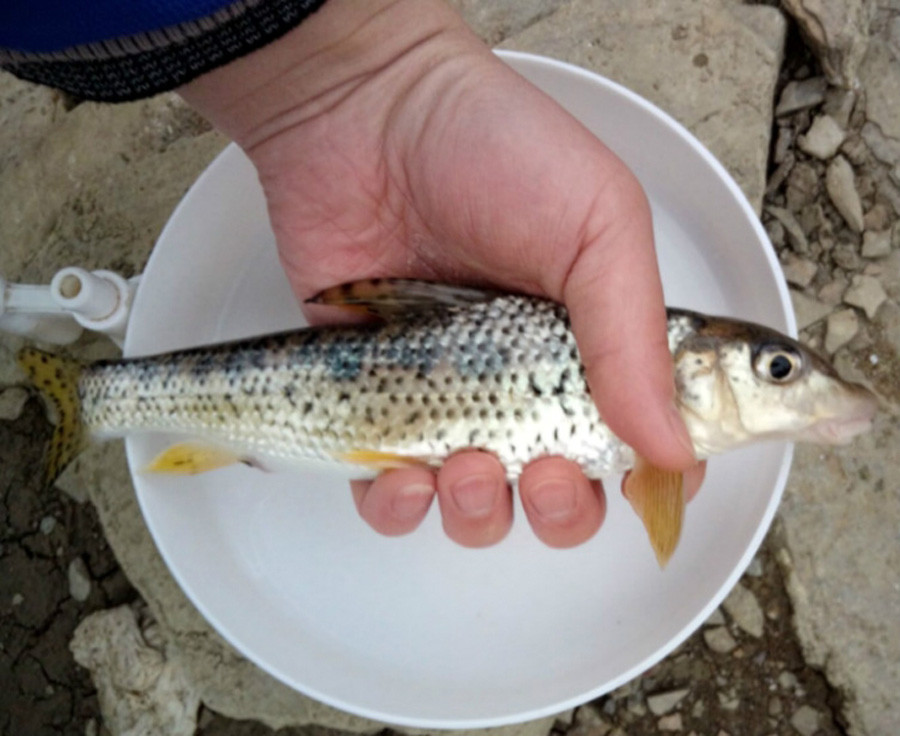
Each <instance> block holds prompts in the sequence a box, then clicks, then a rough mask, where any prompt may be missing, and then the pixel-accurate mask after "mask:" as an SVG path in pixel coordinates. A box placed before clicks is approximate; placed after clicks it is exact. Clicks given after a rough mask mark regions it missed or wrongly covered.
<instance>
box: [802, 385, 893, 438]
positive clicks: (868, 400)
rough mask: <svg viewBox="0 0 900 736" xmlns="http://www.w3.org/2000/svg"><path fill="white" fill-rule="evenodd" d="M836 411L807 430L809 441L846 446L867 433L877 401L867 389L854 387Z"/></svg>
mask: <svg viewBox="0 0 900 736" xmlns="http://www.w3.org/2000/svg"><path fill="white" fill-rule="evenodd" d="M855 388H856V389H857V390H855V391H854V392H853V394H851V395H849V396H846V397H845V400H844V401H842V402H841V404H842V406H840V407H838V408H837V411H833V412H829V413H830V414H831V416H829V417H827V418H826V419H820V420H819V421H817V422H816V423H815V424H813V425H812V426H811V427H810V428H809V439H810V440H812V441H813V442H820V443H823V444H828V445H846V444H847V443H848V442H850V440H852V439H853V438H854V437H856V436H857V435H860V434H862V433H863V432H868V431H869V430H870V429H871V428H872V422H873V420H874V419H875V414H876V413H877V411H878V399H877V398H876V397H875V395H874V394H873V393H871V392H870V391H869V390H868V389H864V388H862V387H861V386H859V387H855Z"/></svg>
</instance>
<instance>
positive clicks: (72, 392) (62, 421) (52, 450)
mask: <svg viewBox="0 0 900 736" xmlns="http://www.w3.org/2000/svg"><path fill="white" fill-rule="evenodd" d="M17 358H18V363H19V366H20V367H21V368H22V370H23V371H25V373H26V375H27V376H28V378H29V380H30V381H31V383H32V384H33V385H34V387H35V388H36V389H37V390H38V391H39V392H40V393H41V396H42V397H43V399H44V400H45V401H46V402H48V403H49V404H51V405H52V406H53V407H54V408H55V409H56V413H57V423H56V428H55V429H54V430H53V437H52V438H51V439H50V447H49V448H48V451H47V460H46V465H45V467H44V478H45V481H46V483H47V485H50V484H52V483H53V482H54V481H55V480H56V479H57V478H58V477H59V475H60V473H62V471H63V470H65V469H66V466H68V464H69V463H71V462H72V460H74V459H75V456H76V455H78V453H79V452H81V451H82V450H83V449H84V448H85V446H86V445H87V435H86V433H85V431H84V425H83V424H82V423H81V401H80V400H79V398H78V378H79V376H80V375H81V364H80V363H79V362H78V361H76V360H74V359H72V358H66V357H62V356H59V355H53V354H51V353H46V352H44V351H43V350H38V349H36V348H32V347H26V348H22V350H20V351H19V354H18V356H17Z"/></svg>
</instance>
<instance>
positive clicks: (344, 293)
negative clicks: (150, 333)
mask: <svg viewBox="0 0 900 736" xmlns="http://www.w3.org/2000/svg"><path fill="white" fill-rule="evenodd" d="M313 301H317V302H319V303H325V304H339V305H343V306H351V307H356V308H358V309H366V310H368V311H371V312H374V313H376V314H378V315H379V316H381V317H382V318H384V321H382V322H381V323H379V324H364V325H355V326H341V327H327V328H310V329H305V330H300V331H295V332H291V333H285V334H279V335H272V336H266V337H261V338H257V339H251V340H246V341H241V342H236V343H230V344H225V345H219V346H213V347H204V348H197V349H192V350H185V351H181V352H176V353H170V354H166V355H159V356H153V357H147V358H133V359H125V360H119V361H111V362H98V363H94V364H91V365H87V366H79V365H76V364H73V363H71V362H68V361H65V360H63V359H61V358H59V357H56V356H50V355H47V354H45V353H41V352H39V351H36V350H31V349H26V350H25V351H24V352H23V353H22V355H21V358H20V361H21V363H22V365H23V367H24V368H25V369H26V371H27V372H28V373H29V375H30V376H31V378H32V380H33V381H34V383H35V384H36V385H37V387H38V388H40V389H41V390H42V391H43V392H44V393H45V394H47V395H48V396H49V397H50V398H51V400H52V401H54V402H55V403H56V405H57V407H58V409H59V411H58V413H59V416H60V422H59V425H58V427H57V430H56V434H55V435H54V438H53V441H52V446H51V451H50V459H49V463H48V473H49V475H50V477H51V478H54V477H56V475H57V474H58V473H59V472H61V470H62V469H63V468H64V467H65V465H66V464H67V463H68V462H69V461H70V460H71V459H72V457H74V455H75V454H76V453H77V452H78V451H79V450H80V449H81V447H82V446H83V445H84V443H85V441H86V439H87V437H88V436H98V437H110V436H122V435H125V434H128V433H131V432H138V431H147V430H151V431H161V432H172V433H177V434H180V435H183V436H184V437H185V438H186V439H188V440H190V441H188V442H186V443H184V444H180V445H178V446H176V447H175V448H172V449H170V450H167V451H166V452H164V453H163V454H162V455H161V456H160V458H158V459H157V461H155V462H154V463H153V464H151V466H150V469H151V470H159V471H175V472H194V471H201V470H206V469H210V468H213V467H218V466H220V465H224V464H228V463H230V462H233V461H235V460H236V459H246V458H260V457H270V458H278V459H282V460H288V461H291V460H303V459H306V458H318V459H326V460H338V461H344V462H356V463H360V464H364V465H368V466H370V467H377V468H383V467H392V466H396V465H402V464H404V463H413V462H415V463H427V464H430V465H435V466H437V465H440V463H441V462H442V461H443V459H444V458H446V457H447V456H448V455H450V454H451V453H453V452H455V451H457V450H460V449H462V448H465V447H478V448H482V449H484V450H487V451H489V452H492V453H494V454H495V455H496V456H497V457H498V458H499V459H500V461H501V462H502V463H503V464H504V466H505V467H506V468H507V472H508V474H509V476H510V478H511V479H514V478H516V477H517V476H518V475H519V474H520V473H521V471H522V468H523V466H524V465H525V464H526V463H528V462H529V461H531V460H533V459H535V458H537V457H540V456H543V455H562V456H565V457H567V458H569V459H571V460H573V461H575V462H577V463H578V464H579V465H580V466H581V467H582V468H583V469H584V471H585V473H586V474H587V475H588V476H589V477H592V478H599V477H602V476H608V475H610V474H615V473H620V472H623V471H625V470H627V469H629V468H633V467H635V465H636V463H637V464H638V469H639V470H641V471H642V472H637V471H636V472H634V473H632V476H634V478H635V479H634V480H633V481H632V485H633V486H635V487H641V488H642V487H643V486H644V485H647V484H650V485H652V484H653V483H654V482H657V481H659V476H658V475H657V474H655V471H654V469H652V468H644V467H643V466H641V465H640V462H639V459H638V458H635V454H634V452H633V451H632V450H631V448H629V447H628V446H627V445H625V444H624V443H623V442H621V441H620V440H619V439H618V438H617V437H616V436H615V435H614V434H613V433H612V432H611V431H610V429H609V428H608V427H607V425H606V424H605V423H604V422H603V420H602V418H601V417H600V415H599V413H598V411H597V408H596V406H595V405H594V402H593V401H592V399H591V396H590V392H589V390H588V387H587V383H586V381H585V373H584V368H583V366H582V364H581V362H580V359H579V354H578V348H577V346H576V344H575V340H574V337H573V336H572V333H571V331H570V329H569V320H568V316H567V313H566V310H565V308H564V307H562V306H561V305H559V304H556V303H554V302H551V301H547V300H542V299H537V298H533V297H527V296H519V295H509V294H501V293H496V292H487V291H481V290H476V289H468V288H464V287H451V286H441V285H435V284H427V283H424V282H417V281H407V280H380V281H370V282H359V283H356V284H350V285H346V286H344V287H337V288H335V289H330V290H328V291H326V292H323V294H322V295H320V296H319V297H317V298H316V299H315V300H313ZM668 336H669V347H670V349H671V352H672V356H673V359H674V364H675V378H676V386H677V401H678V405H679V407H680V409H681V412H682V416H683V417H684V419H685V423H686V424H687V427H688V430H689V432H690V435H691V438H692V440H693V443H694V448H695V451H696V454H697V457H698V458H705V457H708V456H709V455H712V454H715V453H719V452H724V451H727V450H729V449H732V448H735V447H740V446H743V445H746V444H748V443H750V442H755V441H758V440H763V439H787V440H811V441H817V442H843V441H847V440H849V439H850V438H851V437H852V436H854V435H855V434H857V433H859V432H861V431H863V430H864V429H866V428H867V427H868V426H869V424H870V422H871V419H872V417H873V415H874V412H875V408H876V402H875V399H874V397H873V396H872V394H871V393H870V392H869V391H867V390H866V389H865V388H863V387H861V386H859V385H856V384H851V383H848V382H845V381H843V380H842V379H841V378H840V377H839V376H838V375H837V373H836V372H835V371H834V370H833V369H832V368H831V367H830V366H829V365H828V364H827V363H826V362H825V361H824V360H822V359H821V358H819V357H818V356H816V355H815V354H813V353H812V352H811V351H809V350H808V349H807V348H805V347H804V346H802V345H801V344H800V343H798V342H796V341H794V340H792V339H790V338H788V337H785V336H784V335H781V334H779V333H777V332H775V331H773V330H770V329H767V328H765V327H761V326H759V325H754V324H749V323H745V322H739V321H735V320H730V319H724V318H715V317H707V316H703V315H700V314H696V313H694V312H688V311H683V310H677V309H672V310H669V316H668ZM643 471H646V472H643ZM647 473H649V474H650V475H649V476H648V475H647ZM662 477H663V478H666V476H662ZM673 482H674V483H675V485H677V486H678V492H679V493H680V475H679V476H677V480H675V481H673ZM671 485H672V483H670V482H669V481H665V480H664V481H663V483H662V486H660V487H659V492H658V493H657V495H656V496H654V498H655V499H656V500H652V501H649V503H650V504H651V505H654V504H658V503H659V502H660V501H659V497H666V498H668V496H667V495H666V494H669V493H670V492H669V490H667V489H668V488H669V487H670V486H671ZM627 492H628V489H627V488H626V493H627ZM640 493H643V491H640ZM660 494H661V495H660ZM638 495H639V493H632V494H631V495H630V499H631V500H632V503H633V504H634V505H635V506H636V508H637V509H638V512H639V513H641V515H642V518H644V521H645V523H648V520H647V516H646V515H647V513H651V514H652V513H656V514H657V516H659V515H660V514H662V516H663V517H665V518H666V519H667V518H668V515H670V514H671V513H676V512H675V511H671V510H670V511H659V510H657V511H656V512H652V511H651V512H647V510H646V508H644V509H643V510H642V509H641V508H638V507H639V506H641V505H642V504H643V505H644V506H646V503H648V502H647V501H646V498H644V499H643V501H642V500H641V498H638ZM670 495H671V494H670ZM673 503H675V505H678V504H679V503H681V501H679V500H678V499H676V500H675V501H674V502H673ZM665 524H666V525H667V524H668V521H666V522H665ZM649 526H650V524H648V529H649ZM679 527H680V521H679ZM652 536H653V532H651V537H652ZM675 541H676V542H677V538H676V540H675ZM673 548H674V547H673Z"/></svg>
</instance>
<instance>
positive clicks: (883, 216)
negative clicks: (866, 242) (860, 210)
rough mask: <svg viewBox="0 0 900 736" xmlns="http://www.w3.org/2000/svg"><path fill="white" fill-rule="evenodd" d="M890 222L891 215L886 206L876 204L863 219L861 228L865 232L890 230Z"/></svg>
mask: <svg viewBox="0 0 900 736" xmlns="http://www.w3.org/2000/svg"><path fill="white" fill-rule="evenodd" d="M891 220H892V218H891V213H890V212H889V211H888V208H887V205H885V204H884V203H883V202H877V203H876V204H874V205H873V206H872V207H871V208H870V209H869V211H868V212H866V215H865V217H863V226H864V227H865V229H866V232H868V231H870V230H876V231H877V230H890V227H891Z"/></svg>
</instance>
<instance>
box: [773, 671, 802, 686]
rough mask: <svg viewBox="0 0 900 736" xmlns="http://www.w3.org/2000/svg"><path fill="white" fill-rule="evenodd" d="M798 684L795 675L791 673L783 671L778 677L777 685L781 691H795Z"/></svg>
mask: <svg viewBox="0 0 900 736" xmlns="http://www.w3.org/2000/svg"><path fill="white" fill-rule="evenodd" d="M799 684H800V682H799V680H797V675H795V674H794V673H793V672H788V671H787V670H785V671H784V672H782V673H781V674H779V675H778V685H779V687H781V689H782V690H795V689H796V688H797V686H798V685H799Z"/></svg>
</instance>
